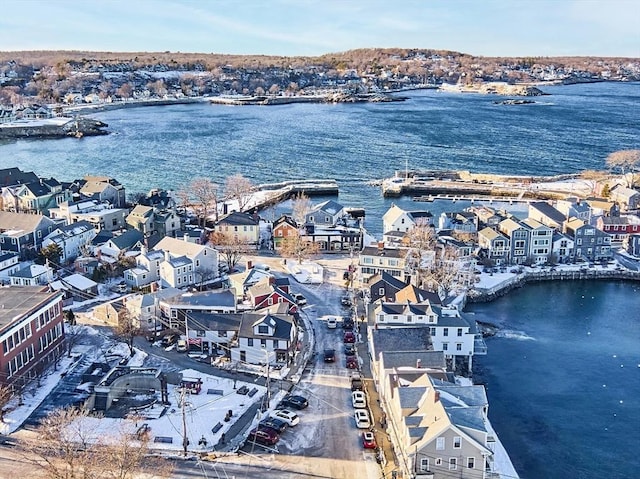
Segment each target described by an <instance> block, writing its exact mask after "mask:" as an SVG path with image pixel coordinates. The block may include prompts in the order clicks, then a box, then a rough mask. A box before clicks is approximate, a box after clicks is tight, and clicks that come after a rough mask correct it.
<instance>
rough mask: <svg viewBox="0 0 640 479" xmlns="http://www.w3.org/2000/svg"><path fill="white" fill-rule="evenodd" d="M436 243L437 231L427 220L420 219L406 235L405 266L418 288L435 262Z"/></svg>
mask: <svg viewBox="0 0 640 479" xmlns="http://www.w3.org/2000/svg"><path fill="white" fill-rule="evenodd" d="M436 242H437V236H436V232H435V229H434V227H433V226H432V225H431V224H430V223H429V221H428V220H426V219H425V218H419V219H418V221H416V224H415V226H414V227H413V228H411V229H410V230H409V231H407V234H406V235H405V238H404V243H405V245H406V246H407V250H406V253H405V265H406V268H407V269H408V270H409V271H410V272H411V276H412V277H413V282H414V284H415V285H416V286H418V287H422V283H423V282H424V275H425V272H426V271H427V269H428V268H429V267H430V266H431V264H432V263H433V261H434V256H435V249H436Z"/></svg>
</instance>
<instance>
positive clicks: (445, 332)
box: [442, 328, 449, 336]
mask: <svg viewBox="0 0 640 479" xmlns="http://www.w3.org/2000/svg"><path fill="white" fill-rule="evenodd" d="M442 335H443V336H449V328H443V329H442Z"/></svg>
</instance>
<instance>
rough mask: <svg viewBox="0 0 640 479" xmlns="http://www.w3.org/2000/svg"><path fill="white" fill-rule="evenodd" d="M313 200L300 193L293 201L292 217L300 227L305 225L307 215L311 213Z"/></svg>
mask: <svg viewBox="0 0 640 479" xmlns="http://www.w3.org/2000/svg"><path fill="white" fill-rule="evenodd" d="M311 206H312V205H311V200H310V199H309V197H308V196H307V195H305V194H304V193H298V194H297V195H296V196H295V197H294V198H293V200H292V201H291V217H292V218H293V219H294V220H295V222H296V223H297V224H298V225H301V224H303V223H304V221H305V218H306V216H307V213H309V212H310V211H311Z"/></svg>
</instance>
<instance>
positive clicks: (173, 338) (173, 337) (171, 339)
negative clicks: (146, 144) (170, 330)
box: [162, 334, 180, 348]
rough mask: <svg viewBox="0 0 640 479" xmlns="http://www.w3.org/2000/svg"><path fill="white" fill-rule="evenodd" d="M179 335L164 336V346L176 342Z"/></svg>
mask: <svg viewBox="0 0 640 479" xmlns="http://www.w3.org/2000/svg"><path fill="white" fill-rule="evenodd" d="M179 337H180V336H178V335H177V334H167V335H166V336H164V337H163V338H162V346H164V347H165V348H166V347H169V346H171V345H173V344H175V343H176V341H177V340H178V338H179Z"/></svg>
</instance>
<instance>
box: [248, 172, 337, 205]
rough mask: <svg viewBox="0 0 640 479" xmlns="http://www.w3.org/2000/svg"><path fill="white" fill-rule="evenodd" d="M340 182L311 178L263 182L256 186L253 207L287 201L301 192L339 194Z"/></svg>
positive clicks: (311, 194)
mask: <svg viewBox="0 0 640 479" xmlns="http://www.w3.org/2000/svg"><path fill="white" fill-rule="evenodd" d="M338 193H339V188H338V182H337V181H336V180H335V179H309V180H292V181H282V182H279V183H263V184H260V185H257V186H256V187H255V194H254V195H253V197H252V200H253V201H252V202H251V208H255V209H257V210H258V211H259V210H263V209H265V208H268V207H270V206H273V205H274V204H277V203H280V202H282V201H286V200H288V199H290V198H293V197H295V196H297V195H299V194H304V195H306V196H308V197H313V196H338Z"/></svg>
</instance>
